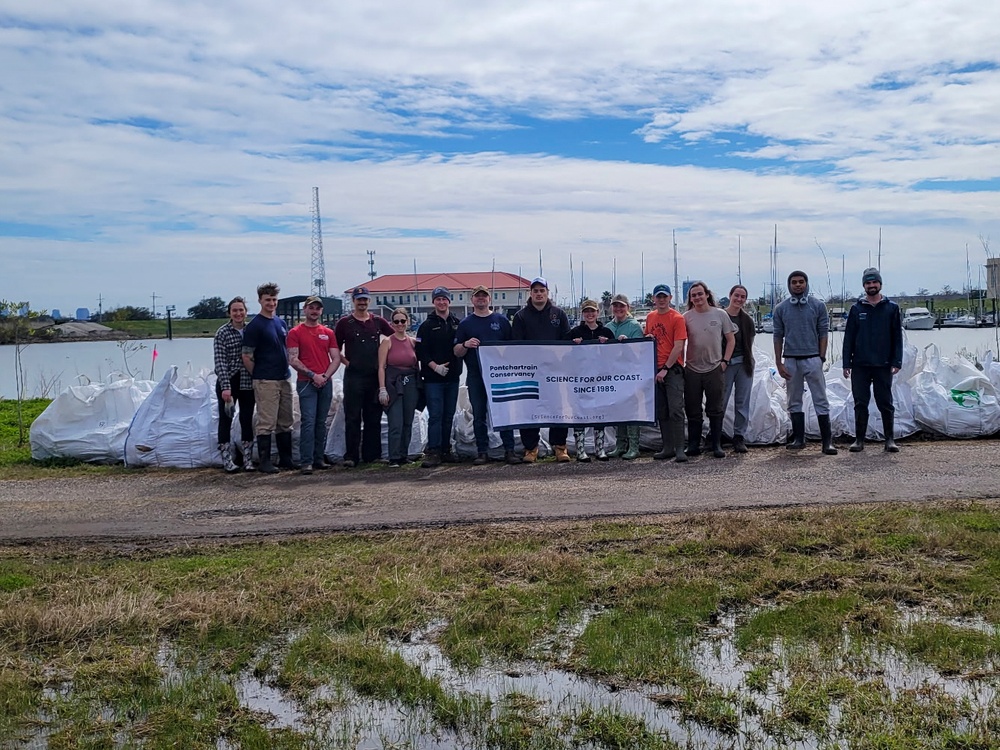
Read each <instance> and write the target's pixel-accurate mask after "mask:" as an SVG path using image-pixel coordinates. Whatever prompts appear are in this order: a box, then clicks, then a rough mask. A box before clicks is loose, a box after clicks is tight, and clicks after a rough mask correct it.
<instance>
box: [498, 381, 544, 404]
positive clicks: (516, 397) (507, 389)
mask: <svg viewBox="0 0 1000 750" xmlns="http://www.w3.org/2000/svg"><path fill="white" fill-rule="evenodd" d="M490 398H491V399H492V400H493V403H494V404H502V403H505V402H507V401H524V400H534V401H538V400H539V399H540V396H539V394H538V381H537V380H517V381H515V382H513V383H490Z"/></svg>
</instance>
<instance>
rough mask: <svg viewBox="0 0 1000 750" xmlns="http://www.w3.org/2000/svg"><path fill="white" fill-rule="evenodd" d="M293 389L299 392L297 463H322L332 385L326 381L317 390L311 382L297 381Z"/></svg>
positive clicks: (331, 398) (304, 464)
mask: <svg viewBox="0 0 1000 750" xmlns="http://www.w3.org/2000/svg"><path fill="white" fill-rule="evenodd" d="M295 388H296V390H298V392H299V415H300V420H301V421H300V422H299V463H300V464H302V465H303V466H306V465H308V464H322V463H323V449H324V448H326V415H327V414H329V413H330V402H331V401H332V400H333V383H331V382H330V381H327V382H326V383H325V384H324V385H323V387H322V388H317V387H316V386H315V385H313V383H312V381H311V380H298V381H296V383H295Z"/></svg>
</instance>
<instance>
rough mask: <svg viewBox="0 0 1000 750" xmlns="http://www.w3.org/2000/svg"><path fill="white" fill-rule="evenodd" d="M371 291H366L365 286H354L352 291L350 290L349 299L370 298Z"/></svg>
mask: <svg viewBox="0 0 1000 750" xmlns="http://www.w3.org/2000/svg"><path fill="white" fill-rule="evenodd" d="M371 297H372V295H371V292H369V291H368V287H366V286H356V287H354V291H353V292H351V299H371Z"/></svg>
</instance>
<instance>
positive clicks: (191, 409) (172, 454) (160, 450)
mask: <svg viewBox="0 0 1000 750" xmlns="http://www.w3.org/2000/svg"><path fill="white" fill-rule="evenodd" d="M217 434H218V413H217V411H216V402H215V386H214V376H210V377H209V378H208V379H206V378H205V377H202V376H200V375H199V376H196V377H190V376H189V375H183V376H182V375H179V374H178V369H177V366H176V365H173V366H171V367H170V369H168V370H167V372H166V374H165V375H164V376H163V378H162V379H161V380H160V382H159V383H157V384H156V387H155V388H154V389H153V392H152V393H150V394H149V397H148V398H146V400H145V401H143V402H142V405H141V406H140V407H139V409H138V411H136V414H135V418H134V419H133V420H132V424H131V426H130V427H129V429H128V436H127V437H126V439H125V463H126V464H127V465H128V466H168V467H174V468H180V469H193V468H198V467H203V466H221V465H222V460H221V458H220V456H219V449H218V441H217Z"/></svg>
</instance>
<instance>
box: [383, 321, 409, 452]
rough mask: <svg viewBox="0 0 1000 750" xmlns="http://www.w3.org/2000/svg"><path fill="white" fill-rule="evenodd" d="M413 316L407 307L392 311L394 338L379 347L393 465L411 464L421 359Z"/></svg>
mask: <svg viewBox="0 0 1000 750" xmlns="http://www.w3.org/2000/svg"><path fill="white" fill-rule="evenodd" d="M409 327H410V314H409V313H408V312H407V311H406V308H405V307H397V308H396V309H395V310H393V312H392V335H391V336H389V337H388V338H385V339H382V343H381V344H379V347H378V402H379V403H380V404H382V408H383V409H385V415H386V419H387V420H388V422H389V466H390V468H394V469H395V468H399V467H400V466H402V465H403V464H405V463H409V461H410V457H409V448H410V437H411V436H412V434H413V415H414V411H415V410H416V408H417V398H418V397H419V393H418V392H417V377H418V374H419V371H418V364H419V363H418V360H417V351H416V347H415V345H414V341H413V338H411V337H410V336H409V335H407V333H406V331H407V329H408V328H409Z"/></svg>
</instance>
